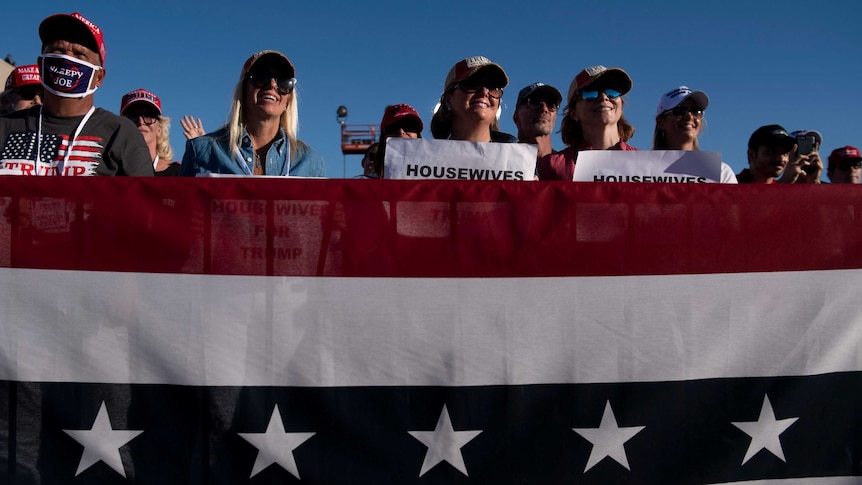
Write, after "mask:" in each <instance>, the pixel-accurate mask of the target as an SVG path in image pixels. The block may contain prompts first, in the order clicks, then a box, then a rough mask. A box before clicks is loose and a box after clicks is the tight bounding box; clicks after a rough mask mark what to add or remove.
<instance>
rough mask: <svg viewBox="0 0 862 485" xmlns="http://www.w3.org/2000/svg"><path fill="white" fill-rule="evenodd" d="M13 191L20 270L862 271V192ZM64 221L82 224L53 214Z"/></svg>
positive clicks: (151, 183) (129, 187)
mask: <svg viewBox="0 0 862 485" xmlns="http://www.w3.org/2000/svg"><path fill="white" fill-rule="evenodd" d="M0 197H3V202H2V203H3V204H4V212H3V213H4V215H5V218H4V219H3V220H2V221H0V237H2V238H3V239H4V240H3V241H2V244H0V264H3V265H6V266H9V267H20V268H54V269H82V270H109V271H143V272H169V273H200V274H250V275H255V274H262V275H267V274H268V275H325V276H402V277H412V276H415V277H419V276H432V277H433V276H453V277H455V276H460V277H516V276H526V277H539V276H564V275H565V276H593V275H596V276H598V275H640V274H695V273H736V272H761V271H798V270H819V269H847V268H862V251H859V248H860V247H862V225H860V219H862V211H860V209H862V207H860V205H862V192H860V191H859V189H858V188H857V187H853V186H846V187H843V186H837V185H835V186H827V185H824V186H788V187H774V186H759V185H740V186H727V185H670V184H668V185H664V184H612V183H607V184H578V183H568V182H553V183H549V182H488V183H476V182H466V181H465V182H433V181H367V180H314V179H289V180H283V179H279V180H273V179H246V178H231V179H144V178H141V179H88V180H67V179H62V180H50V179H48V180H36V179H26V178H23V179H22V178H15V179H6V180H0ZM46 200H47V201H61V202H63V203H62V204H44V203H41V202H44V201H46ZM58 207H62V209H58ZM58 210H60V212H59V213H58V212H57V211H58ZM55 220H68V221H69V222H68V223H67V224H65V225H63V226H62V227H59V226H56V225H54V224H52V223H46V222H45V221H55Z"/></svg>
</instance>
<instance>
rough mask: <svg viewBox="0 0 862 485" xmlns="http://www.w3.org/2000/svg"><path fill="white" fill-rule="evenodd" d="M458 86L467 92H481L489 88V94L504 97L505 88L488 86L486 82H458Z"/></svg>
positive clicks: (494, 96)
mask: <svg viewBox="0 0 862 485" xmlns="http://www.w3.org/2000/svg"><path fill="white" fill-rule="evenodd" d="M457 87H458V89H460V90H461V91H464V92H465V93H467V94H476V93H477V92H479V91H481V90H483V89H487V90H488V96H490V97H492V98H494V99H500V98H502V97H503V88H500V87H489V86H486V85H485V84H484V83H481V82H477V83H470V82H463V83H458V84H457Z"/></svg>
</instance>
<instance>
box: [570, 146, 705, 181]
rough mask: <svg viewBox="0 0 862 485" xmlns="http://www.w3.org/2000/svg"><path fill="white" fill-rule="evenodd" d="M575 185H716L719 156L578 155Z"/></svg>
mask: <svg viewBox="0 0 862 485" xmlns="http://www.w3.org/2000/svg"><path fill="white" fill-rule="evenodd" d="M573 180H574V181H575V182H662V183H718V182H720V181H721V153H720V152H707V151H699V150H698V151H685V150H638V151H621V150H588V151H583V152H578V163H577V164H576V165H575V176H574V179H573Z"/></svg>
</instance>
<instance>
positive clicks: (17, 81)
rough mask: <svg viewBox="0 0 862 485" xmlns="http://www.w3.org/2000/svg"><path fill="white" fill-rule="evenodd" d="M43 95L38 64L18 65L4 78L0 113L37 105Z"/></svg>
mask: <svg viewBox="0 0 862 485" xmlns="http://www.w3.org/2000/svg"><path fill="white" fill-rule="evenodd" d="M43 96H44V93H43V91H42V77H41V76H39V66H38V65H36V64H30V65H27V66H18V67H16V68H15V69H13V70H12V72H10V73H9V77H8V78H6V89H5V91H3V94H2V97H0V104H2V107H0V114H3V113H14V112H15V111H20V110H22V109H27V108H31V107H33V106H38V105H40V104H42V97H43Z"/></svg>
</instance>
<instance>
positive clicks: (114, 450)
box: [63, 401, 143, 478]
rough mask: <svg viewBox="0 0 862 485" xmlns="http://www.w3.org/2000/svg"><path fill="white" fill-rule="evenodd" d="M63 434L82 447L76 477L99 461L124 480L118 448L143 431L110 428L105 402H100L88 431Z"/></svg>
mask: <svg viewBox="0 0 862 485" xmlns="http://www.w3.org/2000/svg"><path fill="white" fill-rule="evenodd" d="M63 432H65V433H66V434H67V435H69V436H71V437H72V438H74V439H75V441H77V442H78V443H80V444H81V445H82V446H83V447H84V453H83V454H82V455H81V461H80V462H78V471H76V472H75V476H76V477H77V476H78V475H80V474H81V472H83V471H84V470H86V469H87V468H90V467H91V466H93V465H95V464H96V463H97V462H99V461H100V460H101V461H103V462H105V464H106V465H108V466H109V467H111V468H113V469H114V470H115V471H116V472H117V473H119V474H120V475H122V476H123V478H126V469H125V467H123V459H122V457H120V448H121V447H123V446H124V445H125V444H126V443H128V442H129V441H132V440H133V439H134V438H135V437H136V436H138V435H139V434H141V433H143V430H119V429H114V428H113V427H111V418H110V417H109V416H108V408H107V407H105V401H102V405H101V406H100V407H99V413H98V414H96V420H95V421H93V426H92V427H91V428H90V429H64V430H63Z"/></svg>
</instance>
